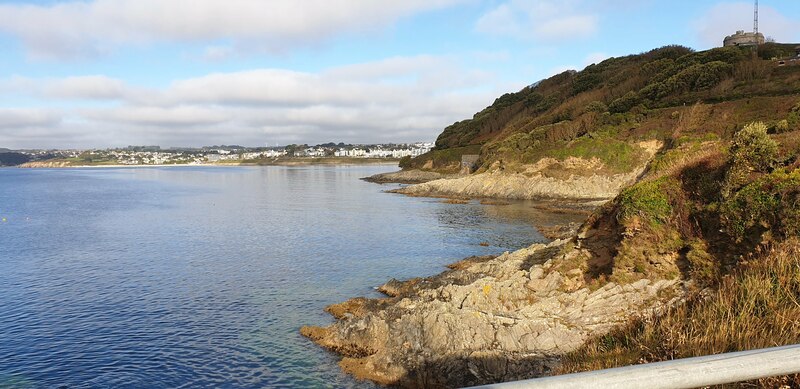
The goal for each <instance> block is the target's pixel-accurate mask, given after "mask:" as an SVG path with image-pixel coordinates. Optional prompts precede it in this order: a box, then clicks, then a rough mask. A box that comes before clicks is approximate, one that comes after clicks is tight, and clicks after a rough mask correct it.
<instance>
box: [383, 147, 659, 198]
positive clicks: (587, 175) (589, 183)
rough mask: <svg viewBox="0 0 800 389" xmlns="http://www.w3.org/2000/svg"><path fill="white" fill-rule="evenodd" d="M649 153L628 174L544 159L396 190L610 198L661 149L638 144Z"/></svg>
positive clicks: (572, 160)
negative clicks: (511, 168)
mask: <svg viewBox="0 0 800 389" xmlns="http://www.w3.org/2000/svg"><path fill="white" fill-rule="evenodd" d="M639 147H640V148H641V149H642V150H644V152H645V153H646V154H647V161H646V162H645V163H642V164H640V165H639V166H634V167H632V168H631V171H629V172H627V173H619V174H608V173H606V169H605V167H604V166H603V164H602V162H600V161H599V160H597V159H592V160H584V159H581V158H567V159H566V160H563V161H560V160H557V159H555V158H542V159H541V160H539V161H538V162H537V163H535V164H532V165H527V166H525V167H524V168H522V169H516V170H517V172H514V173H508V172H506V171H505V169H504V168H503V167H502V166H494V167H492V168H491V169H490V171H489V172H486V173H479V174H474V175H470V176H466V177H462V178H458V179H449V180H436V181H430V182H426V183H422V184H417V185H411V186H408V187H405V188H400V189H396V190H393V191H392V192H393V193H402V194H407V195H412V196H430V197H455V198H472V197H493V198H504V199H520V200H538V199H546V198H550V199H572V200H593V199H611V198H613V197H614V196H616V195H617V194H618V193H619V191H620V190H621V189H622V188H624V187H625V186H627V185H630V184H632V183H634V182H636V179H637V178H639V177H640V176H641V175H642V173H643V172H644V171H645V169H646V168H647V163H649V161H650V159H651V158H652V157H653V155H655V153H656V151H657V150H658V149H659V148H660V147H661V144H660V142H657V141H649V142H641V143H639Z"/></svg>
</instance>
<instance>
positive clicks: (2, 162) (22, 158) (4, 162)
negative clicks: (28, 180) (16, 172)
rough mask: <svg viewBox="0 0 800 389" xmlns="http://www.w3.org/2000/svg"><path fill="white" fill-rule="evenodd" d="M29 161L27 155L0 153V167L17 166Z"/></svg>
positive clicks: (29, 158)
mask: <svg viewBox="0 0 800 389" xmlns="http://www.w3.org/2000/svg"><path fill="white" fill-rule="evenodd" d="M30 160H31V157H29V156H28V155H27V154H22V153H15V152H6V151H0V166H17V165H22V164H23V163H25V162H28V161H30Z"/></svg>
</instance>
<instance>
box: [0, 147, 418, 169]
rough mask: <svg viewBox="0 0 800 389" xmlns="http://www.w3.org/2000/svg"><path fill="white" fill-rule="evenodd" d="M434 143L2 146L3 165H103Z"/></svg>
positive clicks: (346, 153)
mask: <svg viewBox="0 0 800 389" xmlns="http://www.w3.org/2000/svg"><path fill="white" fill-rule="evenodd" d="M433 146H434V144H433V143H428V142H417V143H386V144H369V145H365V144H355V145H354V144H345V143H324V144H319V145H316V146H309V145H306V144H303V145H297V144H292V145H287V146H276V147H244V146H235V145H222V146H205V147H200V148H166V149H162V148H161V147H159V146H128V147H125V148H109V149H88V150H74V149H69V150H60V149H50V150H43V149H27V150H10V149H3V148H0V166H19V165H25V164H31V163H58V164H61V165H62V166H95V165H96V166H101V165H179V164H180V165H204V164H226V163H230V164H235V163H240V164H248V163H250V164H259V163H269V162H274V161H285V160H291V159H298V160H301V159H305V160H308V159H323V158H324V159H326V160H333V159H337V158H340V159H356V158H357V159H365V160H366V159H383V160H393V159H401V158H404V157H409V158H413V157H416V156H419V155H422V154H425V153H427V152H429V151H430V150H431V149H432V148H433Z"/></svg>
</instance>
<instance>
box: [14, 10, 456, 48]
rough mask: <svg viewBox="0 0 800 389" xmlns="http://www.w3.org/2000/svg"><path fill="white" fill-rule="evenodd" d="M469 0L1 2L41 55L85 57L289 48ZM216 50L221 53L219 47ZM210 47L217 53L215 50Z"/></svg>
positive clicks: (17, 29) (18, 30)
mask: <svg viewBox="0 0 800 389" xmlns="http://www.w3.org/2000/svg"><path fill="white" fill-rule="evenodd" d="M460 1H462V0H404V1H391V2H384V1H373V0H336V1H333V0H303V1H295V0H271V1H264V0H226V1H219V0H169V1H164V0H92V1H88V2H75V1H70V2H63V3H56V4H52V5H23V4H4V5H0V31H5V32H7V33H10V34H13V35H15V36H17V37H19V38H20V39H21V40H22V42H23V43H24V45H25V47H26V49H27V51H28V53H29V54H30V55H32V56H34V57H39V58H65V57H81V56H87V55H97V54H102V53H106V52H108V51H110V50H113V49H115V48H116V47H119V46H121V45H130V44H147V43H151V42H160V41H169V42H214V41H218V40H221V39H227V40H231V41H233V42H234V43H236V45H238V46H247V47H248V48H250V49H253V48H255V49H264V50H275V51H284V50H289V49H292V48H295V47H297V46H299V45H314V44H318V43H320V42H323V41H326V40H328V39H330V38H331V37H332V36H336V35H339V34H343V33H352V32H358V31H364V30H372V29H379V28H382V27H384V26H386V25H388V24H391V23H393V22H395V21H396V20H398V19H399V18H402V17H405V16H409V15H413V14H415V13H419V12H425V11H429V10H433V9H439V8H442V7H447V6H450V5H453V4H455V3H458V2H460ZM213 51H214V50H213V49H212V53H210V54H211V55H212V56H214V55H219V53H214V52H213ZM206 54H209V53H208V52H207V53H206Z"/></svg>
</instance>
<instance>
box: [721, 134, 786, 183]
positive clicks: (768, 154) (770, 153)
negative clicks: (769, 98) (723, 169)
mask: <svg viewBox="0 0 800 389" xmlns="http://www.w3.org/2000/svg"><path fill="white" fill-rule="evenodd" d="M777 157H778V144H777V143H775V141H774V140H772V138H770V137H769V135H767V126H766V125H765V124H764V123H762V122H754V123H750V124H748V125H746V126H744V128H742V129H741V130H739V131H738V132H736V134H734V136H733V142H732V143H731V148H730V159H729V165H730V167H729V168H728V172H727V174H726V175H725V181H724V182H723V187H722V196H723V197H729V196H730V195H731V194H732V193H733V192H734V191H736V190H738V189H739V188H740V187H741V186H742V185H744V184H745V183H746V182H747V180H748V176H749V175H750V173H752V172H761V173H767V172H769V171H770V170H771V169H772V167H773V166H774V164H775V161H776V159H777Z"/></svg>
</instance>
